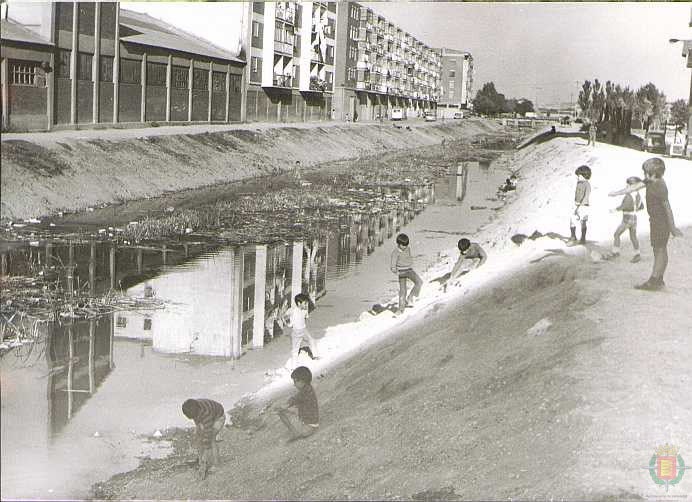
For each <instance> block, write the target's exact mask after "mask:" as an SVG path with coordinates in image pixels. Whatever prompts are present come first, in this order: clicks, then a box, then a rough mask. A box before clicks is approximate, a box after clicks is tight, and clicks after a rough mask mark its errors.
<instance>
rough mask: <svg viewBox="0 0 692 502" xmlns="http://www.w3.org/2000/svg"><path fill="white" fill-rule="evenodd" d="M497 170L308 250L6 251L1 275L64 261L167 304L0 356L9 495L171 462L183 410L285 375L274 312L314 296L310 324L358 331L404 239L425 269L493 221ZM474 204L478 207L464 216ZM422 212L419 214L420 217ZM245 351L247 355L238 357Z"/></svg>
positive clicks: (93, 283) (64, 327)
mask: <svg viewBox="0 0 692 502" xmlns="http://www.w3.org/2000/svg"><path fill="white" fill-rule="evenodd" d="M505 175H506V173H505V172H501V171H498V170H494V169H491V168H489V166H488V165H482V166H478V165H475V166H474V165H471V166H470V167H469V169H468V170H467V171H464V172H460V173H459V175H456V174H453V175H451V176H449V177H447V178H445V179H441V180H438V181H437V182H436V183H435V185H434V186H428V187H421V188H420V189H419V190H418V191H417V192H416V193H415V194H413V197H410V200H412V201H420V202H416V203H415V204H407V205H405V206H403V207H402V208H401V209H400V210H398V211H392V212H389V213H378V214H358V213H354V214H351V215H349V216H347V217H344V218H342V220H341V221H339V225H338V229H334V230H333V231H329V232H327V231H325V232H324V233H323V234H321V235H320V236H319V237H317V238H315V239H312V240H310V241H293V242H277V243H272V244H245V245H235V246H219V245H218V244H210V243H205V242H195V241H187V242H180V243H177V244H171V243H166V244H158V245H156V244H149V245H147V246H115V245H113V244H112V243H108V242H91V243H89V242H87V243H58V242H39V243H34V245H22V246H18V247H15V248H14V249H13V250H11V251H8V252H7V253H4V254H3V257H2V258H3V259H2V266H3V270H2V272H3V275H21V274H26V273H27V270H29V269H31V268H32V267H33V268H36V267H39V266H43V265H46V264H48V265H50V264H51V263H62V264H72V265H74V266H72V267H68V268H69V269H70V270H73V273H72V274H71V276H70V277H68V276H65V277H59V278H57V280H60V281H62V282H63V283H64V287H67V285H68V282H69V281H71V283H70V284H71V286H72V287H77V288H85V289H88V290H89V291H92V292H93V293H94V294H99V293H102V292H105V291H107V290H109V289H110V288H117V289H121V290H122V291H123V292H125V294H126V295H129V296H131V297H133V298H157V299H159V300H161V301H162V307H161V308H156V309H149V310H146V309H145V310H142V309H133V310H120V311H117V312H115V313H113V314H111V315H108V316H104V317H100V318H98V319H93V320H87V321H77V320H75V321H63V322H60V323H57V322H55V323H44V324H41V325H40V326H39V328H38V329H40V332H41V333H40V336H39V337H38V338H37V341H36V342H35V343H33V344H28V345H24V346H21V347H17V348H14V349H12V350H11V351H10V352H8V353H7V354H5V355H4V357H3V358H2V359H0V374H1V376H2V465H3V468H2V487H3V488H2V495H3V497H6V498H26V497H42V498H65V497H84V496H87V495H88V490H89V487H90V486H91V484H93V483H94V482H96V481H99V480H102V479H105V478H107V477H109V476H110V475H112V474H115V473H117V472H122V471H124V470H127V469H131V468H134V467H135V466H136V465H137V463H138V457H141V456H157V455H162V454H165V453H166V451H167V450H166V448H167V442H166V441H165V440H164V441H158V440H155V439H153V435H154V433H155V432H156V431H157V430H158V431H160V432H161V433H162V434H163V436H164V439H165V436H166V433H167V431H168V430H169V429H170V428H173V427H188V426H189V425H190V423H188V422H187V421H186V420H185V419H184V417H183V416H182V414H181V413H180V403H181V402H182V401H183V400H184V399H186V398H188V397H201V396H205V397H211V398H215V399H218V400H219V401H221V402H222V403H224V404H225V405H230V404H232V403H233V402H234V401H235V400H237V399H238V398H240V397H241V396H242V395H243V394H244V393H246V392H251V391H254V390H257V389H258V388H259V387H260V386H261V385H262V384H263V383H264V382H265V380H266V376H265V371H266V370H267V369H271V368H275V367H279V366H283V365H284V363H285V362H286V360H287V358H288V356H289V345H290V341H289V340H288V337H287V336H284V334H283V332H284V327H283V322H282V317H283V313H284V312H285V310H286V309H287V308H288V306H289V305H290V302H291V298H292V297H293V296H294V295H295V294H297V293H298V292H300V291H304V292H308V293H309V294H310V296H311V297H312V298H313V299H314V300H315V302H316V305H317V309H316V311H315V312H314V313H313V315H312V316H311V329H312V330H313V332H314V333H315V334H316V335H317V336H318V337H320V336H321V333H322V332H323V330H324V329H325V328H326V327H328V326H329V325H333V324H337V323H341V322H347V321H353V320H355V319H356V318H357V317H358V315H359V314H360V312H362V311H363V310H366V309H367V308H369V306H370V305H371V304H372V303H374V302H377V301H381V300H382V299H383V298H387V297H388V295H389V296H391V295H392V294H394V292H395V291H396V288H397V283H396V280H395V277H394V276H393V275H392V274H390V273H389V270H388V268H389V267H388V265H389V263H388V259H389V253H390V252H391V249H392V247H393V238H394V237H395V235H396V233H397V232H398V231H399V230H403V231H406V232H407V233H408V234H409V235H410V236H411V237H412V249H413V252H414V255H415V258H416V264H417V267H418V268H419V270H421V271H422V270H424V269H425V268H426V266H427V265H429V264H432V263H433V262H435V261H436V260H437V259H438V255H439V253H440V251H442V250H445V249H448V248H450V247H452V246H454V243H455V242H456V239H457V238H458V236H459V234H462V233H465V234H472V233H473V232H474V231H475V230H476V229H477V228H478V226H479V225H480V224H482V223H483V222H484V221H486V220H487V218H488V216H489V211H490V209H486V210H479V209H478V207H479V205H480V204H483V205H484V206H487V205H491V206H492V204H489V203H488V202H487V201H485V200H486V197H488V196H490V195H491V194H493V193H494V188H495V187H496V186H497V185H498V184H499V183H500V182H501V181H502V180H504V176H505ZM474 204H476V206H475V209H471V208H472V207H474ZM424 208H425V209H424ZM241 356H242V357H241Z"/></svg>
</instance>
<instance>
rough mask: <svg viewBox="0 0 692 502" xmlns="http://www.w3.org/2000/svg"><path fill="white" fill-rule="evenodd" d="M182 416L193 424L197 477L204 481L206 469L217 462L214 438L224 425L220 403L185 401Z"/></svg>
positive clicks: (223, 414)
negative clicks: (196, 454) (196, 455)
mask: <svg viewBox="0 0 692 502" xmlns="http://www.w3.org/2000/svg"><path fill="white" fill-rule="evenodd" d="M183 415H185V416H186V417H187V418H189V419H190V420H194V422H195V442H196V443H197V448H198V451H199V456H198V459H199V471H198V477H199V479H204V478H206V476H207V468H208V467H209V466H211V465H212V464H217V463H218V462H219V447H218V445H217V444H216V436H217V435H218V434H219V432H221V429H222V428H223V424H224V423H226V415H225V412H224V409H223V406H222V405H221V403H217V402H216V401H212V400H211V399H187V400H186V401H185V402H184V403H183ZM210 457H211V458H210Z"/></svg>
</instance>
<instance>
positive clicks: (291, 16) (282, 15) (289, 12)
mask: <svg viewBox="0 0 692 502" xmlns="http://www.w3.org/2000/svg"><path fill="white" fill-rule="evenodd" d="M276 19H280V20H281V21H284V22H286V23H288V24H293V23H294V22H295V19H296V11H295V10H294V9H284V8H280V7H277V8H276Z"/></svg>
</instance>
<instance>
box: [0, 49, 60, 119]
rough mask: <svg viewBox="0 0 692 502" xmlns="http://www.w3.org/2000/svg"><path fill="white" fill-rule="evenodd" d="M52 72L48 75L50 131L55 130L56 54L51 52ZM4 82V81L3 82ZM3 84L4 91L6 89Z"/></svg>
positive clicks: (47, 91)
mask: <svg viewBox="0 0 692 502" xmlns="http://www.w3.org/2000/svg"><path fill="white" fill-rule="evenodd" d="M48 63H49V64H50V67H51V71H50V72H48V73H47V74H46V115H47V116H48V125H47V127H46V130H48V131H50V130H51V129H52V128H53V120H54V118H55V117H54V114H55V54H54V53H52V52H51V54H50V58H49V59H48ZM3 82H4V81H3ZM4 88H5V87H4V83H3V89H4ZM2 109H3V110H5V103H4V102H3V104H2Z"/></svg>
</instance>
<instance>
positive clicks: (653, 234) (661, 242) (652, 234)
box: [649, 219, 670, 248]
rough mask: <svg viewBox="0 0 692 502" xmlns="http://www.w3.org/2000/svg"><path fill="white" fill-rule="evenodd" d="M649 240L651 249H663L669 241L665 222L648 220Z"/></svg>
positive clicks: (668, 232) (668, 230)
mask: <svg viewBox="0 0 692 502" xmlns="http://www.w3.org/2000/svg"><path fill="white" fill-rule="evenodd" d="M649 225H650V227H649V238H650V239H651V247H652V248H664V247H666V246H667V245H668V239H670V229H669V227H668V222H667V221H657V220H653V219H650V220H649Z"/></svg>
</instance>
